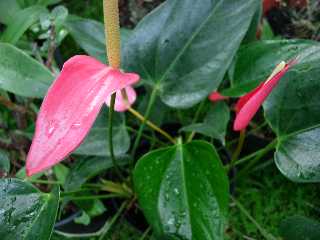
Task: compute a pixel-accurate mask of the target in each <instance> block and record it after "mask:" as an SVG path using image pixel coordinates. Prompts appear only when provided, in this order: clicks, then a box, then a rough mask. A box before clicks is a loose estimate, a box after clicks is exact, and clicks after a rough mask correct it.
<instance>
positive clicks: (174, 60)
mask: <svg viewBox="0 0 320 240" xmlns="http://www.w3.org/2000/svg"><path fill="white" fill-rule="evenodd" d="M222 3H223V1H220V2H218V3H217V4H216V6H215V7H214V8H213V9H212V11H211V13H210V14H209V15H208V16H207V17H206V18H205V19H204V21H203V22H202V23H201V24H200V26H199V27H198V28H197V29H196V31H195V32H193V33H192V34H191V36H190V38H189V40H188V41H187V42H186V43H185V45H184V46H183V47H182V48H181V50H180V52H178V54H177V56H176V57H175V58H174V59H173V61H172V62H171V64H170V65H169V66H168V68H167V70H166V71H165V72H164V73H163V75H162V77H161V78H160V79H159V80H157V81H156V83H157V84H159V83H161V82H162V81H164V80H165V79H166V77H167V75H168V74H169V72H170V71H171V70H172V69H173V68H174V67H175V65H176V64H177V62H178V61H179V59H180V57H181V56H182V55H183V54H184V53H185V51H186V50H187V49H188V48H189V47H190V45H191V44H192V42H193V40H194V39H195V38H196V37H197V36H198V34H199V33H200V32H201V30H202V29H203V28H204V27H205V26H206V24H207V23H208V21H209V20H210V19H211V17H212V16H213V15H214V13H215V12H216V11H217V9H218V8H219V7H220V5H221V4H222ZM157 49H159V45H158V46H157ZM157 52H158V51H157Z"/></svg>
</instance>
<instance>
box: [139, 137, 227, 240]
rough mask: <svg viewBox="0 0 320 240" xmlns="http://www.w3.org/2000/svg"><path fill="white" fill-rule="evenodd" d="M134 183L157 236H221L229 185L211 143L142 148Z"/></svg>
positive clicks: (211, 238) (213, 239)
mask: <svg viewBox="0 0 320 240" xmlns="http://www.w3.org/2000/svg"><path fill="white" fill-rule="evenodd" d="M134 186H135V190H136V193H137V197H138V200H139V203H140V206H141V207H142V210H143V212H144V214H145V216H146V218H147V220H148V222H149V224H150V225H151V226H152V227H153V230H154V232H155V233H156V235H157V236H158V237H159V239H189V240H191V239H201V240H217V239H224V238H223V232H224V223H225V220H226V216H227V211H228V198H229V195H228V194H229V192H228V188H229V185H228V178H227V176H226V173H225V170H224V168H223V166H222V164H221V161H220V158H219V156H218V154H217V152H216V151H215V149H214V148H213V146H212V145H210V144H208V143H206V142H202V141H193V142H191V143H188V144H180V143H179V144H177V145H176V146H172V147H168V148H163V149H159V150H156V151H153V152H150V153H148V154H146V155H145V156H143V157H142V158H141V159H140V160H139V161H138V164H137V166H136V168H135V170H134Z"/></svg>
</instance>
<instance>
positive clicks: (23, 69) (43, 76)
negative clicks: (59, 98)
mask: <svg viewBox="0 0 320 240" xmlns="http://www.w3.org/2000/svg"><path fill="white" fill-rule="evenodd" d="M52 81H53V75H52V74H51V73H50V71H49V70H48V69H47V68H45V67H44V66H43V65H41V64H40V63H39V62H37V61H36V60H34V59H33V58H31V57H30V56H28V55H27V54H26V53H24V52H23V51H21V50H19V49H17V48H16V47H14V46H12V45H10V44H7V43H0V88H2V89H4V90H6V91H9V92H12V93H15V94H18V95H20V96H24V97H36V98H41V97H43V96H44V95H45V93H46V92H47V89H48V88H49V86H50V84H51V82H52Z"/></svg>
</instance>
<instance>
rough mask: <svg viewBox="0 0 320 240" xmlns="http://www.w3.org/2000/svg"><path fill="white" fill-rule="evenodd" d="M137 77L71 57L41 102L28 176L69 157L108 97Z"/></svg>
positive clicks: (79, 57)
mask: <svg viewBox="0 0 320 240" xmlns="http://www.w3.org/2000/svg"><path fill="white" fill-rule="evenodd" d="M138 80H139V76H138V75H136V74H133V73H121V72H120V71H119V70H115V69H112V68H110V67H107V66H106V65H104V64H102V63H100V62H98V61H97V60H95V59H94V58H91V57H88V56H75V57H73V58H71V59H69V60H68V61H67V62H66V63H65V64H64V66H63V69H62V72H61V74H60V75H59V77H58V78H57V79H56V80H55V81H54V83H53V85H52V86H51V87H50V89H49V91H48V93H47V96H46V97H45V99H44V101H43V103H42V106H41V109H40V112H39V115H38V119H37V122H36V130H35V136H34V138H33V141H32V145H31V148H30V151H29V153H28V157H27V163H26V170H27V174H28V176H30V175H33V174H35V173H38V172H40V171H42V170H45V169H47V168H49V167H51V166H53V165H55V164H57V163H58V162H60V161H61V160H63V159H64V158H65V157H66V156H68V154H69V153H70V152H72V151H73V150H74V149H75V148H76V147H77V146H79V144H80V143H81V141H82V140H83V139H84V137H85V136H86V135H87V133H88V131H89V129H90V128H91V126H92V124H93V122H94V120H95V119H96V117H97V115H98V113H99V111H100V109H101V107H102V105H103V103H104V101H105V99H106V98H107V97H108V96H109V95H110V94H112V93H113V92H115V91H117V90H119V89H122V88H124V87H126V86H129V85H131V84H134V83H136V82H137V81H138Z"/></svg>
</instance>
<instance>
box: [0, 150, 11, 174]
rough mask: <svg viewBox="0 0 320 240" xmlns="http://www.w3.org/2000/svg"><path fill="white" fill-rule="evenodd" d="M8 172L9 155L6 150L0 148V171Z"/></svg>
mask: <svg viewBox="0 0 320 240" xmlns="http://www.w3.org/2000/svg"><path fill="white" fill-rule="evenodd" d="M1 171H3V172H6V173H9V172H10V155H9V153H8V152H6V151H3V150H0V172H1Z"/></svg>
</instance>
